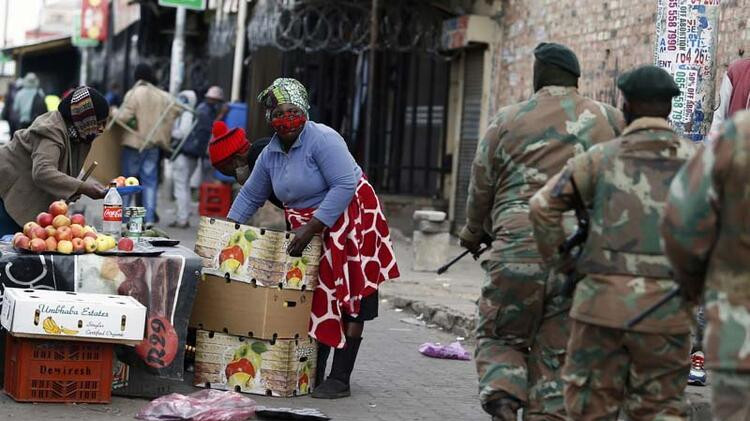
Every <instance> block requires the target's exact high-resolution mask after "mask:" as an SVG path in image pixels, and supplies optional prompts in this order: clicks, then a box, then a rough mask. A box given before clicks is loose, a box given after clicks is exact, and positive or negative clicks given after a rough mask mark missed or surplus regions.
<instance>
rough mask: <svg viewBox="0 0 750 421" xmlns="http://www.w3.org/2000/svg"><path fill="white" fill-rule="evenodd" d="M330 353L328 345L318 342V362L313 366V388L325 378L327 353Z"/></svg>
mask: <svg viewBox="0 0 750 421" xmlns="http://www.w3.org/2000/svg"><path fill="white" fill-rule="evenodd" d="M330 353H331V347H330V346H328V345H323V344H318V362H317V367H316V368H315V385H314V387H313V388H315V387H318V386H320V385H321V384H323V380H325V379H326V366H327V365H328V355H329V354H330Z"/></svg>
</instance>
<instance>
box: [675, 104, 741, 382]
mask: <svg viewBox="0 0 750 421" xmlns="http://www.w3.org/2000/svg"><path fill="white" fill-rule="evenodd" d="M748 180H750V111H743V112H740V113H737V114H736V115H735V117H734V118H732V119H731V120H730V121H728V122H727V123H726V124H725V125H724V127H723V130H722V131H721V132H720V135H719V137H718V138H717V140H716V141H715V142H714V143H712V144H711V146H708V147H706V148H703V149H702V150H701V151H699V152H698V154H697V155H696V156H695V157H694V158H692V159H691V160H690V161H689V162H688V164H687V165H685V166H684V167H683V168H682V170H681V171H680V172H679V173H678V174H677V177H675V180H674V181H673V183H672V187H671V189H670V194H669V199H668V204H667V210H666V215H665V218H664V222H663V225H662V235H663V237H664V247H665V252H666V254H667V257H669V259H670V261H671V262H672V266H673V268H674V272H675V279H676V280H677V281H678V283H680V284H681V285H684V286H686V287H687V288H694V287H705V290H704V295H703V301H704V304H705V317H706V322H707V328H706V333H705V337H704V350H705V352H706V365H707V366H708V367H710V368H714V369H725V370H750V266H748V261H749V260H750V188H748V185H749V184H748V183H749V182H750V181H748Z"/></svg>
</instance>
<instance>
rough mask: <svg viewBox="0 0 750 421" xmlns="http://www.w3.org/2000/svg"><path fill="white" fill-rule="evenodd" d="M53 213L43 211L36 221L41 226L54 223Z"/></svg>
mask: <svg viewBox="0 0 750 421" xmlns="http://www.w3.org/2000/svg"><path fill="white" fill-rule="evenodd" d="M52 218H53V216H52V214H51V213H48V212H42V213H40V214H39V215H37V216H36V223H37V224H39V226H40V227H48V226H50V225H52Z"/></svg>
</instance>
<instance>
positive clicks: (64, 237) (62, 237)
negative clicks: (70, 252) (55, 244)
mask: <svg viewBox="0 0 750 421" xmlns="http://www.w3.org/2000/svg"><path fill="white" fill-rule="evenodd" d="M55 238H56V239H57V241H70V240H72V239H73V232H72V231H71V230H70V227H65V226H63V227H60V228H58V229H57V235H56V236H55Z"/></svg>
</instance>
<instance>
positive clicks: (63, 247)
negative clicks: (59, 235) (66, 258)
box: [57, 240, 73, 254]
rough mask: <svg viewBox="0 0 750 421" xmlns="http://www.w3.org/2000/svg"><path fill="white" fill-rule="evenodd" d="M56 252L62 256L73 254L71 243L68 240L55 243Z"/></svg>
mask: <svg viewBox="0 0 750 421" xmlns="http://www.w3.org/2000/svg"><path fill="white" fill-rule="evenodd" d="M57 251H58V252H60V253H62V254H70V253H72V252H73V243H71V242H70V241H68V240H62V241H60V242H59V243H57Z"/></svg>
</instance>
